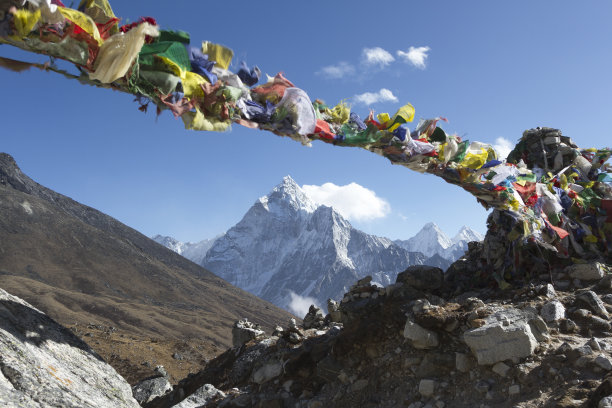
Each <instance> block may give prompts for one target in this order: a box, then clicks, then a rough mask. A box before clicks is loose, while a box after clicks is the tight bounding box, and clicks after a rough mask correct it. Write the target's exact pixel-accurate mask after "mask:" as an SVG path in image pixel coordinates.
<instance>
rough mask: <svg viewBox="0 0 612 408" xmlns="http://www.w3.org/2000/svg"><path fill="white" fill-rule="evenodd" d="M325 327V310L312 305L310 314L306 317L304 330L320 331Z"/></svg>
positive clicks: (309, 310)
mask: <svg viewBox="0 0 612 408" xmlns="http://www.w3.org/2000/svg"><path fill="white" fill-rule="evenodd" d="M324 325H325V315H324V314H323V310H321V309H320V308H318V307H316V306H315V305H310V309H308V313H306V316H304V320H303V326H304V329H313V328H314V329H319V328H321V327H323V326H324Z"/></svg>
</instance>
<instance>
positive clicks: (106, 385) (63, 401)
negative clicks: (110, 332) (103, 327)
mask: <svg viewBox="0 0 612 408" xmlns="http://www.w3.org/2000/svg"><path fill="white" fill-rule="evenodd" d="M0 322H1V324H0V367H1V369H2V370H1V372H2V375H0V377H1V378H2V380H0V406H1V407H28V408H43V407H45V408H47V407H58V408H59V407H83V408H96V407H109V408H119V407H122V408H123V407H129V408H139V405H138V403H137V402H136V400H135V399H134V397H133V396H132V389H131V387H130V385H129V384H128V383H127V382H126V381H125V380H124V379H123V378H121V377H120V376H119V374H117V372H116V371H115V370H114V369H113V368H112V367H111V366H110V365H108V364H106V363H105V362H104V361H103V360H102V358H101V357H100V356H99V355H98V354H96V352H94V351H93V350H92V349H91V348H90V347H89V346H88V345H87V344H86V343H84V342H83V341H82V340H80V339H79V338H77V337H76V336H75V335H74V334H72V333H71V332H70V331H69V330H68V329H66V328H65V327H63V326H60V325H59V324H58V323H56V322H55V321H53V320H52V319H51V318H49V317H48V316H46V315H45V314H44V313H42V312H40V311H39V310H37V309H35V308H34V307H32V306H31V305H29V304H28V303H26V302H25V301H23V300H22V299H20V298H18V297H16V296H12V295H10V294H8V293H7V292H5V291H4V290H2V289H0Z"/></svg>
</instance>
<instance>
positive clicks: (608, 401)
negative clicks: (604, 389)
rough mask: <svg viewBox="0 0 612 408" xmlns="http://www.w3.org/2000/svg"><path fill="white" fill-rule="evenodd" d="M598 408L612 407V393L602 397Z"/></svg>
mask: <svg viewBox="0 0 612 408" xmlns="http://www.w3.org/2000/svg"><path fill="white" fill-rule="evenodd" d="M597 408H612V395H608V396H607V397H604V398H602V399H601V400H600V401H599V404H598V405H597Z"/></svg>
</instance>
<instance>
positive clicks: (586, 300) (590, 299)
mask: <svg viewBox="0 0 612 408" xmlns="http://www.w3.org/2000/svg"><path fill="white" fill-rule="evenodd" d="M576 300H578V301H580V302H582V303H583V304H584V305H586V306H587V307H588V308H589V309H590V310H591V311H592V312H593V313H595V314H596V315H599V316H600V317H603V318H605V319H608V318H609V317H610V316H609V314H608V311H607V310H606V307H605V305H604V303H603V302H602V301H601V299H600V298H599V296H597V294H596V293H595V292H593V291H592V290H585V291H581V292H579V293H578V294H577V296H576Z"/></svg>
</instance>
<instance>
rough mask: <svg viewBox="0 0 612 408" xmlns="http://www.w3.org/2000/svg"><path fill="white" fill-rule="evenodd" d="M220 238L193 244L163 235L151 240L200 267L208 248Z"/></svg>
mask: <svg viewBox="0 0 612 408" xmlns="http://www.w3.org/2000/svg"><path fill="white" fill-rule="evenodd" d="M222 236H223V235H218V236H216V237H214V238H211V239H203V240H202V241H200V242H195V243H194V242H181V241H179V240H177V239H175V238H172V237H169V236H163V235H155V236H154V237H151V239H152V240H153V241H155V242H157V243H159V244H162V245H163V246H165V247H166V248H168V249H171V250H173V251H174V252H176V253H177V254H179V255H183V256H184V257H185V258H187V259H189V260H190V261H192V262H195V263H197V264H198V265H201V264H202V261H203V260H204V257H205V256H206V253H207V252H208V250H209V249H210V247H212V246H213V244H214V243H215V241H216V240H217V239H219V237H222Z"/></svg>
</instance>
